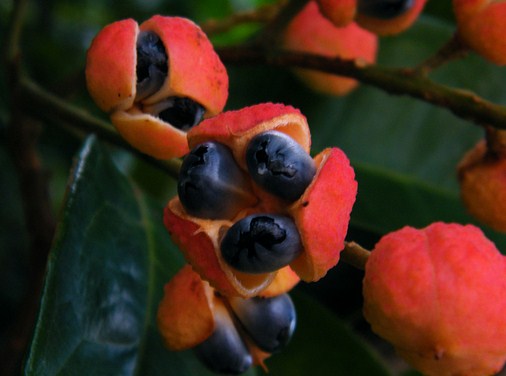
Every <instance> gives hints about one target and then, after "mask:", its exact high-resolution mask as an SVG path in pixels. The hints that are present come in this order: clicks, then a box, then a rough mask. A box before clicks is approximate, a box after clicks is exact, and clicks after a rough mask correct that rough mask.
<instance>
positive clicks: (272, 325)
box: [229, 294, 297, 353]
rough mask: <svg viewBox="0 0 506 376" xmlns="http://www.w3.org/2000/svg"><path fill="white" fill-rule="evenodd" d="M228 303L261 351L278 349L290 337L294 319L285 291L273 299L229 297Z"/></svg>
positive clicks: (293, 309) (293, 312)
mask: <svg viewBox="0 0 506 376" xmlns="http://www.w3.org/2000/svg"><path fill="white" fill-rule="evenodd" d="M229 302H230V306H231V307H232V310H233V311H234V313H235V315H236V316H237V318H238V319H239V321H240V323H241V324H242V326H243V327H244V329H245V331H246V332H247V333H248V335H249V336H250V337H251V339H252V340H253V341H254V342H255V344H256V345H257V346H258V347H259V348H260V349H261V350H263V351H266V352H268V353H273V352H277V351H280V350H281V349H283V348H284V347H285V346H286V345H287V344H288V342H289V341H290V339H291V338H292V335H293V332H294V330H295V325H296V321H297V318H296V313H295V306H294V305H293V302H292V299H290V296H289V295H288V294H282V295H278V296H275V297H273V298H260V297H255V298H250V299H242V298H230V300H229Z"/></svg>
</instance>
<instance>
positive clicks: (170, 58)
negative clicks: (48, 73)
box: [86, 16, 228, 159]
mask: <svg viewBox="0 0 506 376" xmlns="http://www.w3.org/2000/svg"><path fill="white" fill-rule="evenodd" d="M86 82H87V86H88V91H89V92H90V95H91V97H92V98H93V99H94V100H95V102H96V103H97V105H98V106H99V107H100V108H101V109H102V110H104V111H106V112H109V113H110V114H111V121H112V122H113V124H114V126H115V127H116V128H117V130H118V131H119V132H120V133H121V135H122V136H123V137H124V138H125V139H126V140H127V141H128V142H129V143H130V144H132V145H133V146H134V147H136V148H137V149H139V150H140V151H142V152H144V153H146V154H149V155H152V156H154V157H156V158H161V159H167V158H172V157H179V156H182V155H184V154H186V153H187V152H188V146H187V142H186V132H187V130H188V129H189V128H191V127H192V126H194V125H195V124H196V123H198V122H199V121H200V119H201V117H202V116H204V117H210V116H213V115H216V114H217V113H219V112H221V110H222V109H223V107H224V106H225V102H226V100H227V96H228V76H227V72H226V70H225V67H224V66H223V64H222V63H221V61H220V59H219V57H218V55H217V54H216V53H215V51H214V49H213V46H212V45H211V43H210V41H209V40H208V39H207V37H206V35H205V34H204V33H203V32H202V30H201V29H200V28H199V27H198V26H197V25H196V24H194V23H193V22H192V21H190V20H187V19H185V18H181V17H164V16H153V17H152V18H150V19H149V20H147V21H145V22H144V23H142V24H141V25H140V26H139V25H138V24H137V23H136V22H135V21H134V20H132V19H127V20H123V21H118V22H115V23H112V24H110V25H108V26H106V27H105V28H104V29H102V30H101V31H100V32H99V34H98V35H97V36H96V37H95V39H94V40H93V42H92V44H91V46H90V48H89V50H88V54H87V61H86Z"/></svg>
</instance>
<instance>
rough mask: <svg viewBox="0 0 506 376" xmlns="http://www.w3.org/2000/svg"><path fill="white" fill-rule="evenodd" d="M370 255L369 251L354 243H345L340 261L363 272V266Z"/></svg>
mask: <svg viewBox="0 0 506 376" xmlns="http://www.w3.org/2000/svg"><path fill="white" fill-rule="evenodd" d="M370 254H371V251H369V250H367V249H365V248H363V247H362V246H360V245H358V244H357V243H355V242H345V243H344V250H343V251H342V252H341V260H343V261H344V262H345V263H347V264H350V265H351V266H354V267H355V268H357V269H360V270H365V264H366V263H367V260H368V259H369V256H370Z"/></svg>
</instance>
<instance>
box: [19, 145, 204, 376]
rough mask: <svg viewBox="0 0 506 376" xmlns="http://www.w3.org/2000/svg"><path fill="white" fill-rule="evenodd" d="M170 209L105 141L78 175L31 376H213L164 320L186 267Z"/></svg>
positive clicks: (91, 148) (82, 159)
mask: <svg viewBox="0 0 506 376" xmlns="http://www.w3.org/2000/svg"><path fill="white" fill-rule="evenodd" d="M161 217H162V205H161V204H160V203H156V202H153V201H151V200H150V198H149V197H147V196H145V195H144V194H143V193H142V192H141V191H139V189H138V188H136V186H135V185H133V184H132V183H131V181H129V180H128V179H127V178H125V177H124V176H123V175H122V174H121V173H120V172H119V171H118V170H117V169H116V166H115V165H114V164H113V163H112V161H111V159H110V157H109V156H108V153H107V151H106V150H105V148H104V147H103V146H101V145H100V144H99V143H97V141H96V140H95V138H90V139H88V140H87V142H86V143H85V145H84V147H83V148H82V150H81V152H80V155H79V158H78V161H77V163H76V165H75V167H74V171H73V173H72V178H71V181H70V184H69V188H68V192H67V197H66V200H65V203H64V207H63V211H62V216H61V222H60V224H59V227H58V230H57V234H56V238H55V240H54V246H53V249H52V252H51V255H50V260H49V264H48V269H47V277H46V283H45V288H44V293H43V298H42V303H41V309H40V314H39V317H38V320H37V325H36V330H35V335H34V339H33V342H32V345H31V349H30V354H29V357H28V360H27V363H26V367H25V373H26V374H27V375H55V374H60V375H67V374H72V375H79V374H82V375H85V374H86V375H141V374H142V375H177V376H184V375H196V374H198V375H208V374H209V375H210V374H211V373H209V372H208V371H206V370H205V369H204V368H203V367H202V366H201V364H200V363H199V362H198V361H197V360H196V358H195V357H194V355H193V353H192V352H191V351H187V352H182V353H178V352H169V351H168V350H166V349H165V348H164V347H163V345H162V342H161V338H160V336H159V334H158V331H157V328H156V323H155V316H156V309H157V306H158V302H159V300H160V299H161V295H162V289H163V285H164V283H165V282H166V281H168V280H169V278H170V277H171V276H172V275H173V274H174V273H175V272H176V271H177V270H178V269H179V268H180V267H181V266H182V265H183V260H182V257H181V255H180V253H179V252H178V250H177V249H176V248H175V247H174V246H173V245H172V244H171V243H170V241H169V237H168V234H167V233H166V231H165V229H164V227H163V225H162V221H161Z"/></svg>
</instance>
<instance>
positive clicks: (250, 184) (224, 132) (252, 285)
mask: <svg viewBox="0 0 506 376" xmlns="http://www.w3.org/2000/svg"><path fill="white" fill-rule="evenodd" d="M310 142H311V141H310V134H309V128H308V124H307V121H306V118H305V117H304V116H303V115H302V114H301V113H300V112H299V111H298V110H296V109H294V108H293V107H290V106H285V105H281V104H272V103H266V104H260V105H256V106H251V107H246V108H243V109H241V110H238V111H229V112H225V113H222V114H220V115H218V116H215V117H213V118H210V119H208V120H205V121H203V122H202V123H201V124H200V125H199V126H197V127H195V128H193V129H192V130H191V131H190V132H189V133H188V143H189V145H190V149H191V150H192V151H191V152H190V154H188V156H187V157H186V158H185V161H183V167H182V170H181V173H180V178H179V182H178V193H179V195H178V196H177V197H175V198H173V199H172V200H170V202H169V203H168V204H167V206H166V208H165V215H164V223H165V226H166V228H167V230H168V231H169V233H170V235H171V237H172V239H173V241H174V242H175V243H176V244H177V245H178V246H179V248H180V249H181V251H182V252H183V254H184V256H185V258H186V260H187V261H188V262H189V263H190V264H191V265H192V266H193V268H194V270H195V271H196V272H197V273H199V274H200V276H201V277H202V278H203V279H204V280H206V281H208V282H209V283H210V284H211V286H212V287H213V288H215V289H216V290H218V291H219V292H220V293H222V294H224V295H229V296H233V295H238V296H242V297H251V296H256V295H261V294H263V293H265V294H266V295H269V294H271V295H272V292H269V290H270V289H271V287H270V286H278V287H272V288H280V289H289V288H291V287H292V286H293V285H294V284H296V283H297V282H298V280H299V278H302V279H303V280H305V281H317V280H318V279H320V278H322V277H323V276H324V275H325V274H326V273H327V271H328V270H329V269H330V268H332V267H333V266H335V265H336V264H337V262H338V261H339V254H340V252H341V251H342V250H343V248H344V238H345V236H346V232H347V228H348V222H349V217H350V213H351V209H352V206H353V204H354V201H355V196H356V193H357V183H356V181H355V179H354V171H353V169H352V167H351V166H350V164H349V160H348V158H347V157H346V155H345V154H344V153H343V152H342V151H341V150H340V149H338V148H329V149H325V150H324V151H322V152H321V153H320V154H318V155H317V156H316V157H315V158H311V157H310V155H309V154H308V152H309V148H310ZM217 144H218V145H220V147H219V148H217V147H216V145H217ZM221 148H223V149H226V150H229V154H227V155H229V156H227V157H226V159H227V162H226V163H225V164H224V166H225V167H216V166H218V164H215V165H213V161H215V160H216V158H214V155H215V154H213V153H214V151H215V150H221ZM217 154H219V155H220V158H222V156H223V155H224V153H223V152H219V153H217ZM270 154H272V155H270ZM279 156H282V158H281V159H279V158H278V159H276V158H277V157H279ZM187 158H188V161H190V163H188V166H189V167H188V168H186V167H185V165H186V163H187ZM255 158H257V159H258V160H256V159H255ZM269 158H271V162H272V163H271V164H269V162H267V160H268V159H269ZM283 158H284V160H283ZM222 159H225V158H224V157H223V158H222ZM301 160H302V162H301ZM191 161H193V162H191ZM220 161H221V159H220ZM192 163H193V164H192ZM283 163H284V165H283ZM299 163H300V165H299ZM256 164H257V165H256ZM207 165H209V166H210V167H209V171H211V173H210V174H209V175H212V176H219V177H220V178H219V179H214V180H205V179H204V180H205V181H204V182H202V181H200V180H201V178H202V176H205V175H206V170H203V169H201V168H203V166H207ZM252 166H253V167H252ZM273 166H274V167H273ZM280 166H281V167H280ZM287 166H288V167H287ZM294 166H295V167H294ZM257 167H258V169H257ZM270 168H273V169H274V170H275V169H276V168H279V169H280V170H279V171H270V170H269V169H270ZM232 170H237V171H238V172H237V173H234V174H233V175H232V176H233V178H229V177H227V176H228V175H226V174H222V173H221V172H219V171H226V172H227V173H229V172H230V171H232ZM286 170H289V172H293V171H292V170H298V172H300V174H297V173H295V174H294V175H295V177H294V178H292V177H290V179H284V176H282V175H283V174H284V173H285V172H287V171H286ZM192 171H193V172H196V173H195V175H193V176H192ZM258 171H262V172H265V171H267V172H268V173H267V174H265V175H258V174H257V172H258ZM308 171H311V172H310V173H308ZM197 172H198V173H197ZM278 172H279V173H278ZM296 172H297V171H296ZM299 175H303V176H302V178H301V179H299V180H297V178H298V177H300V176H299ZM227 181H230V184H228V183H227ZM238 181H240V183H237V182H238ZM215 185H218V188H217V189H216V191H215V190H214V186H215ZM223 186H224V187H225V188H224V189H222V188H223ZM199 187H202V188H199ZM280 187H281V189H280ZM294 187H295V188H294ZM194 189H195V192H194V193H192V192H193V191H192V190H194ZM188 192H190V193H188ZM208 192H213V193H212V195H209V196H207V194H208ZM238 192H239V193H238ZM188 197H190V198H191V199H190V200H188ZM203 197H205V200H203V199H202V198H203ZM195 200H196V202H198V205H196V206H195V207H196V208H197V209H194V208H192V206H191V205H192V202H193V201H195ZM209 202H211V204H210V205H208V204H209ZM213 202H214V203H215V205H213ZM208 206H209V207H211V208H214V209H213V210H211V211H204V209H203V208H204V207H208ZM213 211H218V212H219V215H216V216H214V215H213ZM278 276H279V278H278Z"/></svg>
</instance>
